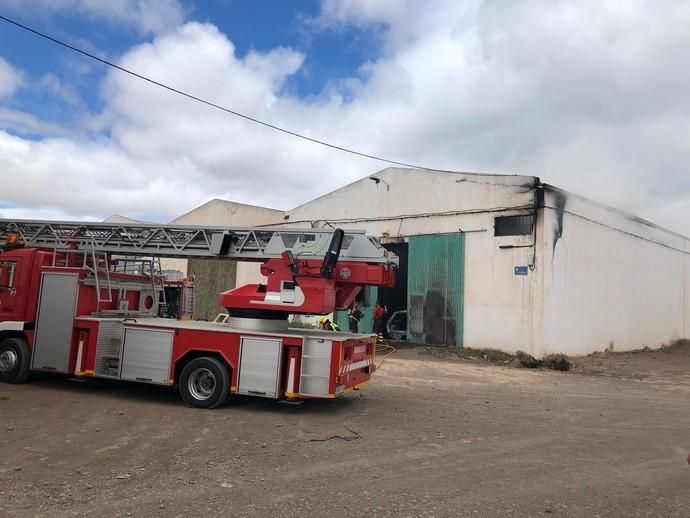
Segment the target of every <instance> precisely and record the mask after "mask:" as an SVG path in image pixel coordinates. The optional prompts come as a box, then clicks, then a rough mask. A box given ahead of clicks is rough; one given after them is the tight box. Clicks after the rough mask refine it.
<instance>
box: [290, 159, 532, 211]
mask: <svg viewBox="0 0 690 518" xmlns="http://www.w3.org/2000/svg"><path fill="white" fill-rule="evenodd" d="M424 171H426V172H429V173H446V174H457V175H465V176H477V177H482V176H484V177H492V178H496V177H511V178H525V179H529V181H530V183H531V185H534V186H536V185H539V184H540V182H539V178H538V177H536V176H529V175H521V174H507V173H477V172H470V171H450V170H446V169H413V168H411V167H386V168H385V169H380V170H379V171H376V172H375V173H371V174H368V175H366V176H363V177H361V178H358V179H357V180H355V181H353V182H350V183H348V184H346V185H343V186H342V187H338V188H337V189H334V190H332V191H328V192H326V193H324V194H322V195H321V196H317V197H316V198H312V199H311V200H308V201H305V202H304V203H300V204H299V205H297V206H295V207H293V208H291V209H290V210H288V211H286V212H285V213H286V214H289V213H290V212H292V211H294V210H297V209H300V208H302V207H304V206H305V205H309V204H310V203H312V202H315V201H317V200H320V199H321V198H325V197H326V196H330V195H331V194H333V193H336V192H339V191H342V190H344V189H347V188H349V187H352V186H353V185H355V184H358V183H360V182H363V181H364V180H366V179H368V178H373V177H375V176H376V175H380V174H382V173H388V174H390V173H394V172H397V173H410V172H424ZM487 183H491V182H487Z"/></svg>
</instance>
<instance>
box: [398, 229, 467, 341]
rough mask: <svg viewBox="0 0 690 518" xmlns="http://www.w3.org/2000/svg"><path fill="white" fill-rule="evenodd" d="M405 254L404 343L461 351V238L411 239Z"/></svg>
mask: <svg viewBox="0 0 690 518" xmlns="http://www.w3.org/2000/svg"><path fill="white" fill-rule="evenodd" d="M408 254H409V255H408V261H409V262H408V273H407V316H408V320H407V339H408V340H409V341H410V342H414V343H420V344H428V345H454V346H456V347H462V326H463V320H462V318H463V315H462V309H463V308H462V304H463V271H464V267H465V239H464V235H463V234H462V233H461V232H460V233H453V234H436V235H427V236H414V237H411V238H410V243H409V250H408Z"/></svg>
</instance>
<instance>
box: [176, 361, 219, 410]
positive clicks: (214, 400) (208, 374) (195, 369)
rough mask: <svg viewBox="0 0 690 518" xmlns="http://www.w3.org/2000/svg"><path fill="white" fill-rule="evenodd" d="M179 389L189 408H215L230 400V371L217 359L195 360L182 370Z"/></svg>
mask: <svg viewBox="0 0 690 518" xmlns="http://www.w3.org/2000/svg"><path fill="white" fill-rule="evenodd" d="M179 389H180V395H181V396H182V400H183V401H184V402H185V403H187V404H188V405H189V406H192V407H196V408H215V407H217V406H219V405H221V404H223V403H224V402H225V400H226V399H227V398H228V394H229V393H230V371H228V368H227V367H226V366H225V364H224V363H223V362H221V361H220V360H218V359H217V358H210V357H202V358H195V359H194V360H192V361H190V362H189V363H188V364H187V365H185V367H184V369H182V374H181V375H180V383H179Z"/></svg>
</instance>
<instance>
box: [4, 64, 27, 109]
mask: <svg viewBox="0 0 690 518" xmlns="http://www.w3.org/2000/svg"><path fill="white" fill-rule="evenodd" d="M23 85H24V74H23V73H22V72H21V71H19V70H17V69H16V68H14V67H13V66H12V65H10V64H9V63H8V62H7V61H6V60H4V59H3V58H2V57H0V99H2V98H3V97H9V96H10V95H12V94H13V93H14V92H16V91H17V90H18V89H19V88H20V87H21V86H23Z"/></svg>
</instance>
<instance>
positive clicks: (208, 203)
mask: <svg viewBox="0 0 690 518" xmlns="http://www.w3.org/2000/svg"><path fill="white" fill-rule="evenodd" d="M216 201H219V202H221V203H232V204H233V205H240V206H242V207H251V208H253V209H264V210H271V211H273V212H278V213H280V214H285V211H284V210H280V209H273V208H271V207H263V206H261V205H251V204H249V203H240V202H238V201H232V200H224V199H222V198H211V199H210V200H208V201H207V202H205V203H202V204H201V205H199V206H197V207H194V208H193V209H191V210H188V211H187V212H185V213H184V214H180V215H179V216H177V217H176V218H175V219H171V220H170V221H169V222H168V224H169V223H175V222H176V221H177V220H178V219H182V218H184V217H185V216H188V215H189V214H191V213H192V212H195V211H197V210H199V209H201V208H202V207H206V206H207V205H210V204H211V203H213V202H216Z"/></svg>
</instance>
